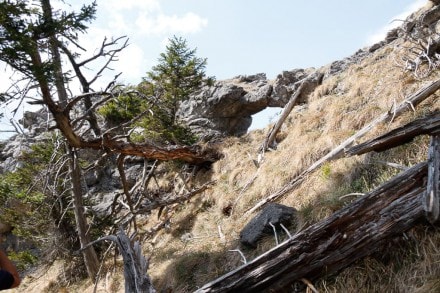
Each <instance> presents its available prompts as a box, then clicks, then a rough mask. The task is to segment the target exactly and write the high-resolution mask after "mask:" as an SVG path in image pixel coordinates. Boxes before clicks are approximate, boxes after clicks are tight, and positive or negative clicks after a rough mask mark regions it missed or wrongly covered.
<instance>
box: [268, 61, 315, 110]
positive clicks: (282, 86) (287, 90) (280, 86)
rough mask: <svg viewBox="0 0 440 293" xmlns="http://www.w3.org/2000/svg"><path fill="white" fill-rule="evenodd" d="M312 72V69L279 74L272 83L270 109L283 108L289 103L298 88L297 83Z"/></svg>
mask: <svg viewBox="0 0 440 293" xmlns="http://www.w3.org/2000/svg"><path fill="white" fill-rule="evenodd" d="M314 71H315V69H314V68H309V69H294V70H291V71H283V72H282V73H281V74H279V75H278V76H277V78H276V79H275V81H274V85H273V94H272V99H271V100H270V104H269V105H270V106H271V107H284V106H285V105H286V104H287V103H288V102H289V100H290V97H291V96H292V93H293V92H294V91H295V90H296V89H297V88H298V86H299V83H298V82H299V81H300V80H302V79H304V78H306V77H307V76H308V75H310V74H311V73H312V72H314Z"/></svg>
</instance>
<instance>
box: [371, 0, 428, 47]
mask: <svg viewBox="0 0 440 293" xmlns="http://www.w3.org/2000/svg"><path fill="white" fill-rule="evenodd" d="M425 5H426V0H415V1H414V2H413V3H412V4H411V5H409V6H407V7H406V8H405V10H404V11H403V12H402V13H399V14H398V15H396V16H393V17H392V18H391V19H390V22H389V23H388V24H387V25H385V26H383V27H382V28H380V29H379V30H378V31H377V32H375V33H373V34H371V35H369V36H368V37H367V41H366V43H367V45H373V44H375V43H378V42H380V41H382V40H384V39H385V37H386V35H387V33H388V32H389V31H390V30H392V29H393V28H396V27H398V26H400V25H401V24H402V20H405V19H406V18H407V17H408V16H409V15H410V14H411V13H413V12H414V11H416V10H418V9H420V8H421V7H423V6H425Z"/></svg>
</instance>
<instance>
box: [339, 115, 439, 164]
mask: <svg viewBox="0 0 440 293" xmlns="http://www.w3.org/2000/svg"><path fill="white" fill-rule="evenodd" d="M439 131H440V112H435V113H434V114H431V115H429V116H426V117H423V118H419V119H416V120H414V121H412V122H410V123H407V124H405V125H403V126H401V127H399V128H396V129H393V130H392V131H390V132H387V133H386V134H384V135H382V136H379V137H377V138H375V139H372V140H369V141H366V142H364V143H361V144H358V145H356V146H354V147H352V148H350V149H348V150H346V151H345V154H346V155H347V156H353V155H361V154H365V153H368V152H371V151H375V152H382V151H385V150H388V149H391V148H393V147H396V146H399V145H402V144H405V143H407V142H410V141H412V140H413V139H414V138H415V137H416V136H418V135H422V134H432V133H436V132H439Z"/></svg>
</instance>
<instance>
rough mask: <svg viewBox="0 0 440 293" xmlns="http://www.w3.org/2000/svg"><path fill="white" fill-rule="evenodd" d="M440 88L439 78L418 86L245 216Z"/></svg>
mask: <svg viewBox="0 0 440 293" xmlns="http://www.w3.org/2000/svg"><path fill="white" fill-rule="evenodd" d="M439 89H440V79H437V80H435V81H433V82H431V83H429V84H427V85H426V86H424V87H422V88H420V89H419V90H418V91H417V92H415V93H413V94H411V95H410V96H408V97H407V98H406V99H405V100H404V101H403V102H402V103H400V104H399V105H398V106H397V107H396V108H395V109H393V111H388V112H385V113H383V114H382V115H380V116H379V117H377V118H376V119H374V120H373V121H371V122H370V123H369V124H367V125H365V126H364V127H363V128H362V129H360V130H359V131H358V132H356V133H355V134H354V135H352V136H350V137H349V138H347V139H346V140H345V141H343V142H342V143H341V144H339V145H338V146H337V147H335V148H334V149H333V150H331V151H330V152H329V153H327V154H326V155H325V156H323V157H321V158H320V159H319V160H317V161H316V162H314V163H313V164H312V165H311V166H309V167H308V168H307V169H306V170H304V171H302V172H301V173H300V174H299V175H298V176H296V177H295V178H293V179H292V180H291V181H290V182H288V183H287V184H286V185H284V186H283V187H281V188H280V189H279V190H277V191H275V192H274V193H272V194H270V195H269V196H267V197H266V198H264V199H263V200H261V201H259V202H258V203H257V204H256V205H255V206H254V207H252V208H251V209H249V210H248V211H246V213H245V216H248V215H249V214H251V213H253V212H254V211H256V210H258V209H259V208H261V207H262V206H263V205H265V204H267V203H268V202H272V201H274V200H276V199H278V198H280V197H281V196H283V195H284V194H286V193H288V192H291V191H292V190H294V189H295V188H296V187H297V186H299V185H300V184H301V182H302V181H303V180H304V178H306V177H307V175H309V174H310V173H312V172H313V171H315V170H316V169H318V168H319V167H321V166H322V164H324V163H325V162H327V161H330V160H336V159H338V158H340V157H342V156H344V150H345V149H347V148H348V147H350V146H351V145H352V144H353V143H354V142H355V141H356V140H357V139H359V138H361V137H363V136H364V135H365V134H366V133H368V132H369V131H370V130H371V129H373V128H374V127H375V126H376V125H378V124H380V123H382V122H385V121H387V120H389V119H394V118H395V117H397V116H399V115H401V114H402V113H404V112H405V111H407V110H410V109H413V108H414V107H416V106H417V105H418V104H420V103H421V102H422V101H424V100H425V99H426V98H428V97H429V96H431V95H432V94H433V93H435V92H436V91H437V90H439Z"/></svg>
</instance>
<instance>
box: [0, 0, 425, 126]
mask: <svg viewBox="0 0 440 293" xmlns="http://www.w3.org/2000/svg"><path fill="white" fill-rule="evenodd" d="M51 2H52V4H56V1H55V0H52V1H51ZM65 2H67V3H69V2H70V3H72V2H74V4H72V7H73V8H75V7H78V5H79V4H80V3H87V2H89V1H78V0H76V1H69V0H66V1H65ZM426 2H427V1H426V0H400V1H397V0H369V1H353V0H333V1H323V0H308V1H304V0H276V1H256V0H253V1H251V0H221V1H213V0H161V1H159V0H142V1H140V0H122V1H121V0H97V3H98V15H97V19H96V20H95V21H94V22H93V23H92V24H91V26H90V30H89V33H88V34H87V35H84V36H82V37H81V41H82V44H83V45H84V46H85V47H86V48H87V49H88V50H91V51H93V49H95V48H96V47H97V46H98V45H99V44H100V42H101V41H102V39H103V37H104V36H107V37H111V36H114V37H118V36H121V35H126V36H128V37H129V39H130V40H129V43H130V46H129V47H128V48H127V49H126V50H125V51H124V52H122V54H121V56H120V58H119V59H120V61H119V62H118V63H117V64H114V66H113V68H114V69H115V71H116V72H119V71H121V72H123V74H122V76H121V81H123V82H126V83H130V84H136V83H138V82H139V81H140V80H141V78H142V77H143V76H145V73H146V72H147V71H149V70H150V69H151V67H152V66H153V65H154V64H156V62H157V59H158V57H159V54H160V53H161V52H163V51H164V49H165V46H166V42H167V39H168V38H170V37H172V36H173V35H176V36H181V37H183V38H185V39H186V40H187V41H188V45H189V46H190V47H191V48H197V55H198V56H199V57H204V58H207V59H208V65H207V68H206V72H207V74H208V75H210V76H215V77H216V78H217V79H219V80H221V79H227V78H232V77H234V76H237V75H243V74H254V73H260V72H264V73H266V74H267V76H268V78H269V79H273V78H275V77H276V75H277V74H279V73H281V72H282V71H283V70H291V69H294V68H307V67H320V66H323V65H326V64H328V63H330V62H332V61H334V60H338V59H342V58H344V57H346V56H349V55H351V54H353V53H354V52H355V51H357V50H358V49H360V48H362V47H364V46H366V45H368V44H372V43H374V42H375V41H378V40H380V39H382V38H383V36H384V32H386V31H387V30H388V29H389V26H390V23H391V22H392V20H395V19H402V18H403V15H402V14H405V13H408V12H409V11H414V10H415V9H416V8H417V7H421V6H422V5H424V4H425V3H426ZM57 5H58V4H57ZM398 23H399V22H394V24H398ZM86 56H87V54H85V57H86ZM9 75H10V72H8V71H4V65H0V79H1V80H2V81H3V82H2V83H1V84H0V90H4V89H5V87H6V86H7V84H8V83H7V82H4V81H7V77H8V76H9ZM113 75H114V72H112V73H111V74H109V75H108V76H107V78H108V79H111V76H113ZM106 82H107V80H103V83H102V86H104V85H105V84H106ZM276 111H279V109H278V110H275V111H271V112H270V113H265V114H264V115H262V116H261V115H260V116H261V117H257V118H256V119H255V120H257V122H259V123H256V124H255V125H254V126H253V127H254V128H255V127H262V126H264V125H265V124H267V122H268V117H270V116H272V115H273V113H274V112H276ZM6 114H8V113H7V112H6ZM6 116H7V115H6ZM7 118H12V117H7ZM16 118H17V119H18V117H16ZM5 120H6V119H3V121H2V122H1V123H0V127H1V129H5V128H6V127H7V126H6V122H5ZM257 124H258V125H257ZM0 135H1V133H0Z"/></svg>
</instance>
